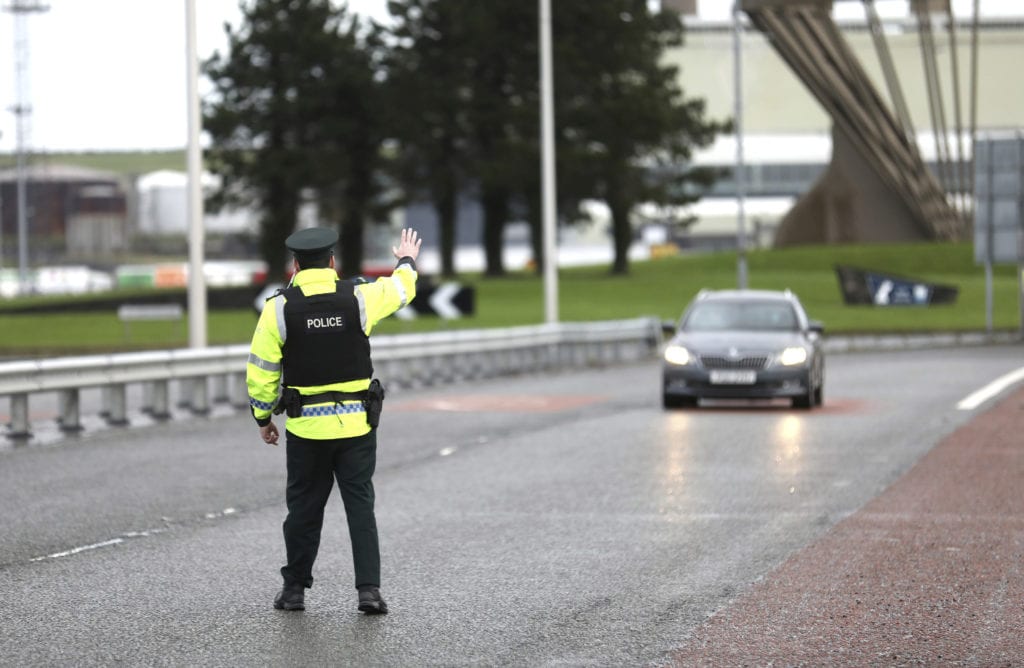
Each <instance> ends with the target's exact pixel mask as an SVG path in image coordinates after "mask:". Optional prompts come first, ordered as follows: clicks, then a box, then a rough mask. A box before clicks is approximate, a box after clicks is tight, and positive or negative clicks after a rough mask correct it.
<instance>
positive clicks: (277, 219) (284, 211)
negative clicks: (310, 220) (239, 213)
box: [260, 183, 298, 283]
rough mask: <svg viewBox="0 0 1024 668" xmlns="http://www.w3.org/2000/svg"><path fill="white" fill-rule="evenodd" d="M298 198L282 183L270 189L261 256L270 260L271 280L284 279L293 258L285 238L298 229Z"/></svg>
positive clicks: (266, 260)
mask: <svg viewBox="0 0 1024 668" xmlns="http://www.w3.org/2000/svg"><path fill="white" fill-rule="evenodd" d="M297 202H298V198H297V196H296V194H295V193H294V192H291V190H290V189H289V188H288V187H287V186H284V185H283V184H280V183H274V184H271V185H270V187H269V188H268V189H267V197H266V201H265V202H264V206H265V209H264V214H263V216H262V217H261V218H260V232H261V234H260V255H262V256H263V260H264V261H265V262H266V263H267V282H271V283H272V282H275V281H284V279H285V277H286V276H287V274H288V270H289V268H290V260H291V258H290V257H289V255H288V248H287V247H286V246H285V245H284V241H285V239H287V238H288V235H290V234H291V233H292V231H293V230H294V229H295V218H296V211H297V209H298V204H297Z"/></svg>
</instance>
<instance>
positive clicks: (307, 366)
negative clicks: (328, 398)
mask: <svg viewBox="0 0 1024 668" xmlns="http://www.w3.org/2000/svg"><path fill="white" fill-rule="evenodd" d="M282 294H283V295H284V298H285V300H286V301H285V304H284V321H285V326H286V327H287V335H286V336H287V338H286V340H285V342H284V347H283V348H282V350H281V352H282V355H283V359H282V362H283V366H284V379H283V383H284V385H285V386H286V387H309V386H311V385H329V384H331V383H343V382H345V381H350V380H361V379H364V378H371V377H372V376H373V363H372V362H371V361H370V339H369V337H368V336H366V334H365V333H364V332H363V327H362V324H361V323H360V321H359V303H358V302H357V301H356V296H355V284H354V283H353V282H352V281H338V282H337V288H336V289H335V291H334V292H328V293H325V294H322V295H310V296H308V297H307V296H306V295H304V294H302V290H301V289H300V288H299V287H297V286H293V287H290V288H287V289H285V290H284V291H283V292H282Z"/></svg>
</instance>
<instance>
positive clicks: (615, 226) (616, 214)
mask: <svg viewBox="0 0 1024 668" xmlns="http://www.w3.org/2000/svg"><path fill="white" fill-rule="evenodd" d="M607 203H608V208H609V209H610V210H611V216H612V239H613V242H614V250H615V256H614V260H613V262H612V268H611V273H613V274H628V273H629V245H630V243H631V242H632V241H633V230H632V228H631V226H630V224H629V211H630V208H631V207H630V206H629V204H628V203H627V202H626V201H625V198H624V197H622V196H621V195H620V194H619V193H617V192H610V193H609V197H608V202H607Z"/></svg>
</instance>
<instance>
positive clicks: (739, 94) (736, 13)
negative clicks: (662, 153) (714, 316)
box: [732, 0, 747, 290]
mask: <svg viewBox="0 0 1024 668" xmlns="http://www.w3.org/2000/svg"><path fill="white" fill-rule="evenodd" d="M742 39H743V26H742V25H741V22H740V6H739V1H738V0H737V2H736V3H735V4H734V5H733V8H732V47H733V85H734V89H733V100H734V103H735V105H736V106H735V111H734V114H733V115H734V116H735V118H734V119H733V123H734V126H735V130H736V173H735V183H736V285H737V287H738V288H739V289H741V290H745V289H746V288H747V230H746V210H745V204H746V203H745V202H744V196H745V192H744V191H745V187H746V183H745V180H746V172H745V166H744V163H743V64H742V57H743V49H742V44H741V42H742Z"/></svg>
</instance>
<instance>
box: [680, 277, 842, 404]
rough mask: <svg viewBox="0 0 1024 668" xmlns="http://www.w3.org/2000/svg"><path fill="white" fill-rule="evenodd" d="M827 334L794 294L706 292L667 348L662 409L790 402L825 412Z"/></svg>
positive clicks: (692, 305)
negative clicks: (704, 402) (702, 403)
mask: <svg viewBox="0 0 1024 668" xmlns="http://www.w3.org/2000/svg"><path fill="white" fill-rule="evenodd" d="M822 332H823V327H822V324H821V323H820V322H817V321H815V320H809V319H808V318H807V314H806V312H805V311H804V308H803V306H802V305H801V304H800V300H799V299H797V297H796V295H794V294H793V293H792V292H790V291H789V290H785V291H773V290H714V291H711V290H702V291H701V292H700V294H698V295H697V296H696V297H695V298H694V300H693V301H692V302H691V303H690V305H689V306H687V308H686V310H685V311H684V312H683V316H682V318H681V319H680V320H679V326H678V328H677V330H676V333H675V335H674V336H673V337H672V338H671V339H670V340H669V342H668V345H667V346H666V347H665V353H664V362H663V365H662V403H663V405H664V406H665V408H672V407H676V406H696V405H697V401H698V400H699V399H701V398H708V399H712V398H714V399H722V398H729V399H733V398H738V399H757V398H775V397H787V398H791V399H792V402H793V406H794V407H798V408H813V407H814V406H817V405H820V404H821V403H822V396H823V387H824V384H825V355H824V353H823V351H822V345H821V334H822Z"/></svg>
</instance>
